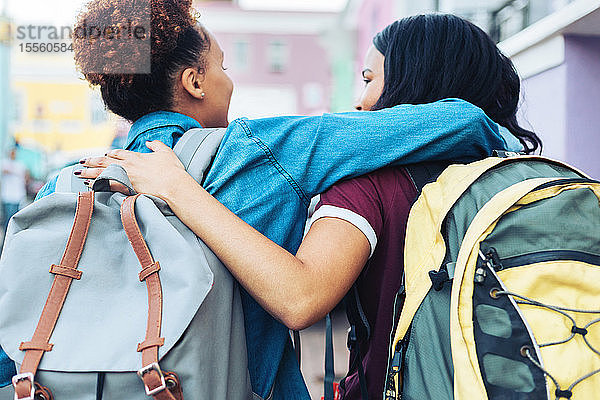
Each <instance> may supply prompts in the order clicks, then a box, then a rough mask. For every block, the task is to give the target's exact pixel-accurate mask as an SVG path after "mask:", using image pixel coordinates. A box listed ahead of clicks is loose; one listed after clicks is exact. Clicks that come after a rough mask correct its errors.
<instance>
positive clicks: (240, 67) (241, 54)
mask: <svg viewBox="0 0 600 400" xmlns="http://www.w3.org/2000/svg"><path fill="white" fill-rule="evenodd" d="M249 48H250V44H249V43H248V42H247V41H245V40H238V41H235V42H234V43H233V58H234V59H233V63H234V64H233V67H234V69H235V70H237V71H242V72H244V71H247V70H248V65H249V63H250V62H249V55H250V52H249Z"/></svg>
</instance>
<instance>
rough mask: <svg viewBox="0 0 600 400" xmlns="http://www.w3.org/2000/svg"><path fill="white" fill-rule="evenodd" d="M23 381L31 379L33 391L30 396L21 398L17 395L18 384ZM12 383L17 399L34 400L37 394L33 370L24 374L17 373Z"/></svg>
mask: <svg viewBox="0 0 600 400" xmlns="http://www.w3.org/2000/svg"><path fill="white" fill-rule="evenodd" d="M21 381H29V382H30V383H31V393H29V397H22V398H19V397H18V396H17V384H18V383H19V382H21ZM12 384H13V387H14V388H15V400H34V396H35V384H34V383H33V374H32V373H31V372H26V373H24V374H17V375H15V376H13V377H12Z"/></svg>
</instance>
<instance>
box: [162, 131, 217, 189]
mask: <svg viewBox="0 0 600 400" xmlns="http://www.w3.org/2000/svg"><path fill="white" fill-rule="evenodd" d="M226 131H227V128H207V129H203V128H196V129H190V130H189V131H187V132H186V133H185V134H184V135H183V137H181V139H179V141H178V142H177V144H176V145H175V147H174V148H173V151H174V152H175V154H177V157H179V159H180V160H181V162H182V164H183V166H184V167H185V169H186V171H187V172H188V173H189V174H190V175H191V176H192V177H193V178H194V179H195V180H196V181H197V182H198V183H200V184H202V182H203V181H204V178H205V177H206V173H207V172H208V170H209V169H210V165H211V164H212V161H213V160H214V158H215V156H216V154H217V151H218V150H219V146H220V145H221V141H222V140H223V137H224V136H225V132H226Z"/></svg>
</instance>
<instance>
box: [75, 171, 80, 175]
mask: <svg viewBox="0 0 600 400" xmlns="http://www.w3.org/2000/svg"><path fill="white" fill-rule="evenodd" d="M73 174H75V175H81V171H75V172H73Z"/></svg>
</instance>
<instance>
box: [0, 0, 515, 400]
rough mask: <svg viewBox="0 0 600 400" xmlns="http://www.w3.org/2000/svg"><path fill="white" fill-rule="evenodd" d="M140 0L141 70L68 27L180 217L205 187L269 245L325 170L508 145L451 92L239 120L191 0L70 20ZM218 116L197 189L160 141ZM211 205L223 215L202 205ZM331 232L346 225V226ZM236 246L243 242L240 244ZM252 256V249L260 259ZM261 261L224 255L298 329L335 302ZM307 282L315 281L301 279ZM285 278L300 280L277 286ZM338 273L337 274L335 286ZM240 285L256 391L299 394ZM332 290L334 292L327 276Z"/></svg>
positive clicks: (119, 17)
mask: <svg viewBox="0 0 600 400" xmlns="http://www.w3.org/2000/svg"><path fill="white" fill-rule="evenodd" d="M148 3H149V4H150V6H151V10H150V16H151V28H152V29H150V30H149V31H147V32H148V34H149V35H150V37H149V38H148V39H149V41H150V44H151V47H150V48H151V50H149V51H151V69H150V72H149V73H134V72H135V68H132V67H136V66H137V65H138V63H141V62H142V60H143V57H144V56H145V55H146V54H143V53H140V52H136V51H123V48H122V47H120V46H121V45H122V42H119V41H114V40H103V38H100V39H94V40H92V39H90V38H75V42H74V49H75V59H76V62H77V65H78V67H79V68H80V70H81V72H83V74H84V76H85V77H86V79H87V80H88V81H89V82H90V83H91V84H92V85H95V86H99V88H100V91H101V93H102V98H103V99H104V102H105V104H106V106H107V107H108V109H110V110H111V111H113V112H114V113H116V114H118V115H120V116H122V117H124V118H126V119H128V120H130V121H132V122H134V123H133V125H132V127H131V130H130V132H129V135H128V139H127V145H126V149H127V150H131V151H134V152H148V151H150V150H149V148H148V147H147V146H146V143H147V142H148V141H150V142H151V143H153V144H150V145H149V147H150V148H151V149H157V148H158V144H159V143H160V144H162V145H163V146H164V148H162V149H159V150H165V151H159V152H157V153H154V154H148V155H147V156H148V157H151V158H150V159H149V160H147V161H148V162H147V163H142V164H136V165H140V166H142V165H143V166H144V167H143V168H144V169H145V170H146V171H144V172H142V173H141V174H140V175H141V176H145V177H146V178H148V182H147V185H146V184H144V183H141V182H142V178H141V177H139V175H138V172H139V171H136V170H134V169H130V170H129V172H130V173H131V174H132V179H133V181H134V184H136V185H138V186H137V188H138V190H140V191H141V192H147V193H157V194H161V195H162V196H163V197H164V198H165V199H168V201H169V204H171V205H172V207H173V209H174V210H176V211H177V212H178V215H179V216H180V218H181V219H182V220H184V221H186V222H187V223H189V224H190V226H195V224H196V222H203V221H198V220H197V219H196V217H197V215H196V214H197V212H198V211H201V214H204V210H203V208H202V207H199V206H200V205H202V204H203V203H204V201H205V200H207V199H210V200H211V201H212V200H213V198H212V197H210V196H209V195H208V194H207V193H210V194H212V195H214V196H215V198H216V199H218V200H219V201H221V202H222V203H223V204H224V205H225V206H227V207H228V208H229V209H230V210H232V211H233V212H235V213H236V214H237V215H238V216H239V217H240V218H241V219H242V220H244V221H246V222H247V223H249V224H250V225H251V226H253V227H254V228H256V229H257V230H258V231H260V232H261V233H262V234H264V235H265V236H266V237H268V238H269V239H270V240H273V242H269V243H271V246H272V249H273V250H275V249H276V250H279V251H283V250H281V248H279V247H278V246H282V247H283V248H285V249H287V250H288V251H292V252H294V251H295V250H296V249H297V248H298V245H299V244H300V242H301V239H302V232H303V226H304V221H305V218H306V210H307V207H308V203H309V199H310V198H311V197H312V196H314V195H316V194H317V193H320V192H323V191H324V190H326V189H327V188H328V187H330V186H332V185H333V184H334V183H335V182H336V181H339V180H341V179H345V178H349V177H354V176H359V175H362V174H365V173H368V172H370V171H374V170H376V169H378V168H381V167H383V166H385V165H387V164H390V163H393V164H396V165H398V164H407V163H416V162H421V161H425V160H432V159H437V160H444V159H449V158H452V159H460V160H461V161H470V160H474V159H477V158H481V157H484V156H486V155H488V154H490V153H491V150H493V149H496V148H507V147H510V146H507V143H506V141H505V139H504V138H503V137H502V136H501V135H500V133H499V131H498V127H497V125H496V124H495V123H493V122H492V121H491V120H490V119H489V117H488V116H486V115H485V114H484V113H483V112H482V111H481V109H479V108H478V107H475V106H473V105H471V104H469V103H468V102H466V101H462V100H458V99H450V100H440V101H437V102H434V103H431V104H424V105H400V106H396V107H392V108H387V109H383V110H380V111H377V112H363V113H345V114H325V115H323V116H317V117H278V118H267V119H261V120H247V119H240V120H236V121H233V122H232V123H231V124H229V125H228V121H227V111H228V107H229V100H230V97H231V93H232V89H233V85H232V82H231V80H230V79H229V78H228V77H227V74H226V73H225V72H224V69H223V52H222V50H221V49H220V47H219V44H218V42H217V41H216V39H215V38H214V37H213V36H212V35H210V34H209V33H207V31H206V30H205V29H204V28H203V27H201V26H200V25H199V24H198V23H197V21H196V18H195V15H194V11H193V9H192V7H191V4H192V1H191V0H183V1H181V0H178V1H174V0H151V1H150V2H139V1H137V2H136V1H131V0H92V1H91V2H90V3H89V4H88V6H87V8H86V9H85V10H84V11H83V12H82V13H81V15H80V16H79V20H78V24H83V23H86V22H87V24H88V25H96V26H117V25H118V24H119V23H122V22H123V21H126V20H127V19H133V20H134V21H133V22H134V23H137V22H140V23H143V20H141V19H140V21H137V19H136V18H137V16H141V15H146V14H147V12H148V10H147V6H148ZM144 7H146V8H144ZM116 71H130V72H119V73H118V72H116ZM224 126H228V130H227V134H226V135H225V138H224V141H223V143H222V144H221V146H220V148H219V152H218V153H217V156H216V158H215V160H214V162H213V165H212V168H211V169H210V171H209V173H208V175H207V176H206V179H205V188H206V191H207V192H206V191H204V189H201V188H200V187H199V186H198V185H197V184H196V182H194V181H193V180H189V179H188V178H189V175H187V174H184V172H185V171H183V170H180V165H177V164H175V162H174V161H175V160H174V159H172V158H169V157H172V156H173V153H168V152H167V150H168V149H169V148H170V147H172V146H174V145H175V143H176V142H177V141H178V140H179V138H180V137H181V136H182V135H183V133H184V132H185V131H186V130H188V129H191V128H198V127H205V128H208V127H224ZM507 138H509V139H510V135H508V136H507ZM384 149H385V151H383V150H384ZM169 151H170V150H169ZM121 154H127V155H128V156H126V157H129V156H130V154H137V153H129V152H127V151H125V150H122V151H121V152H120V153H119V152H116V153H113V155H115V156H119V155H121ZM137 155H139V154H137ZM114 161H115V160H114V159H111V158H108V157H106V158H102V157H101V158H94V159H89V160H84V161H83V162H84V163H85V165H86V166H88V167H92V168H90V169H89V170H87V171H84V172H83V173H81V175H80V176H81V177H84V178H93V177H95V176H97V174H98V173H99V170H98V169H96V168H98V167H103V166H106V165H108V163H111V162H114ZM125 164H126V167H128V166H129V164H128V163H125ZM172 165H175V168H173V167H172ZM55 183H56V181H51V182H50V183H49V184H48V185H47V186H46V187H45V188H44V189H43V190H42V191H41V192H40V193H39V195H38V198H40V197H43V196H45V195H49V194H51V193H53V192H54V190H55ZM165 193H166V194H165ZM173 195H181V196H183V199H182V200H181V201H180V200H179V199H177V200H176V203H177V204H180V205H181V206H178V205H177V204H175V203H173V202H172V201H171V199H172V196H173ZM173 198H175V197H173ZM207 206H208V205H207ZM219 206H220V203H219ZM223 210H225V209H223ZM209 214H210V215H211V216H215V217H218V216H219V215H223V213H222V212H215V213H212V212H211V213H207V214H206V215H207V216H208V215H209ZM195 221H196V222H195ZM229 222H231V220H230V219H228V218H227V217H225V218H224V219H223V221H221V220H220V219H218V218H217V219H216V220H214V222H211V223H210V224H208V225H203V224H201V225H203V226H213V227H219V226H220V227H224V228H225V229H228V228H227V226H230V225H228V224H229ZM237 222H239V221H237ZM240 223H241V222H240ZM246 228H248V229H249V227H246ZM342 231H349V232H352V231H351V229H350V228H348V227H346V228H343V229H342ZM198 232H199V233H200V231H198ZM245 232H246V230H245V229H242V230H238V229H237V226H236V227H235V230H232V231H228V232H227V233H226V235H225V236H224V237H228V238H229V239H232V240H234V239H235V238H242V235H244V233H245ZM253 232H255V231H253ZM261 240H266V239H264V238H262V239H261ZM212 243H213V245H216V244H215V243H214V242H212ZM241 243H246V245H245V246H247V243H249V241H246V239H245V237H244V239H243V240H241ZM275 243H276V244H277V245H275ZM240 249H242V252H247V251H248V249H247V248H246V247H240ZM256 250H258V249H256ZM248 254H249V255H250V254H252V253H248ZM285 254H287V255H288V256H289V253H285ZM223 255H224V256H225V258H224V261H225V262H227V261H228V258H227V257H226V255H225V254H223ZM261 257H262V256H261ZM261 257H259V258H256V259H255V260H253V261H257V262H259V263H260V262H261V260H262V261H264V258H261ZM290 257H291V256H290ZM272 261H273V260H269V262H265V263H263V265H262V267H261V268H258V269H255V270H250V269H248V270H246V271H245V272H246V273H244V271H241V273H239V272H240V271H236V269H235V267H234V264H236V263H235V262H231V263H229V264H230V265H231V266H232V267H233V268H232V271H234V274H235V275H236V276H237V277H238V278H240V281H241V282H242V284H243V285H244V287H245V288H246V289H247V290H248V291H249V292H250V293H251V294H252V295H253V296H254V297H255V298H256V299H257V300H258V301H259V303H260V304H261V305H262V306H264V307H265V308H266V310H268V311H269V312H270V313H271V315H273V316H275V317H276V318H278V319H280V320H281V321H284V322H285V323H286V324H287V325H289V326H291V327H296V328H297V327H301V326H306V325H308V324H310V323H311V322H312V321H314V320H316V319H318V318H320V316H321V315H323V313H324V312H325V310H326V309H329V308H331V307H332V306H333V305H332V302H333V301H334V299H333V298H328V299H327V300H326V301H325V302H322V301H321V300H318V301H317V302H316V303H314V304H313V300H312V298H311V296H310V292H312V291H313V290H314V288H313V286H312V285H313V283H314V282H315V280H317V281H326V280H328V279H330V277H331V276H332V275H329V273H327V275H322V272H321V271H318V272H317V275H316V276H315V275H314V272H315V271H314V270H312V269H306V268H304V266H301V267H300V268H289V267H288V266H285V265H284V266H282V267H280V266H277V265H275V264H274V263H273V262H272ZM273 268H275V269H273ZM304 273H310V274H309V275H302V274H304ZM334 274H335V271H334ZM353 276H354V274H353V273H348V274H346V273H344V277H345V278H344V280H345V281H346V280H354V278H355V277H353ZM281 277H285V279H283V280H281V279H280V278H281ZM307 277H310V279H306V278H307ZM308 282H313V283H311V284H310V285H308V286H307V283H308ZM290 284H293V286H296V285H297V287H296V289H294V290H292V291H289V292H288V290H289V285H290ZM274 286H275V287H274ZM346 286H347V284H346V283H343V285H342V286H341V287H342V288H343V287H346ZM297 289H299V290H300V291H298V290H297ZM343 290H344V289H343ZM286 292H287V293H286ZM318 292H320V293H323V292H327V291H323V290H318ZM241 296H242V305H243V308H244V316H245V326H246V337H247V341H246V342H247V347H248V349H247V350H248V365H249V368H248V369H249V373H250V379H251V383H252V387H253V389H254V392H256V393H257V394H258V395H259V396H260V397H262V398H267V397H268V396H271V398H273V399H286V400H288V399H308V398H309V395H308V391H307V389H306V386H305V384H304V382H303V379H302V377H301V375H300V371H299V368H298V364H297V362H296V360H295V357H294V353H293V350H292V346H291V342H290V337H289V332H288V328H287V327H286V326H284V325H283V324H281V323H280V322H278V321H277V320H275V319H274V318H273V317H272V316H271V315H269V314H268V313H267V312H266V311H265V310H264V309H263V308H261V307H260V306H259V305H258V304H257V303H256V301H255V300H253V299H252V297H250V296H249V295H248V293H247V292H245V291H242V293H241ZM333 297H339V296H338V294H337V289H336V292H335V294H334V296H333ZM296 299H297V300H298V301H296ZM284 303H285V304H284ZM317 303H318V304H317ZM307 309H308V310H314V314H313V311H310V315H307V314H306V310H307ZM234 361H235V360H232V362H234ZM1 378H4V376H2V377H0V385H1V384H4V383H5V380H4V379H1ZM232 384H235V383H232Z"/></svg>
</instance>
